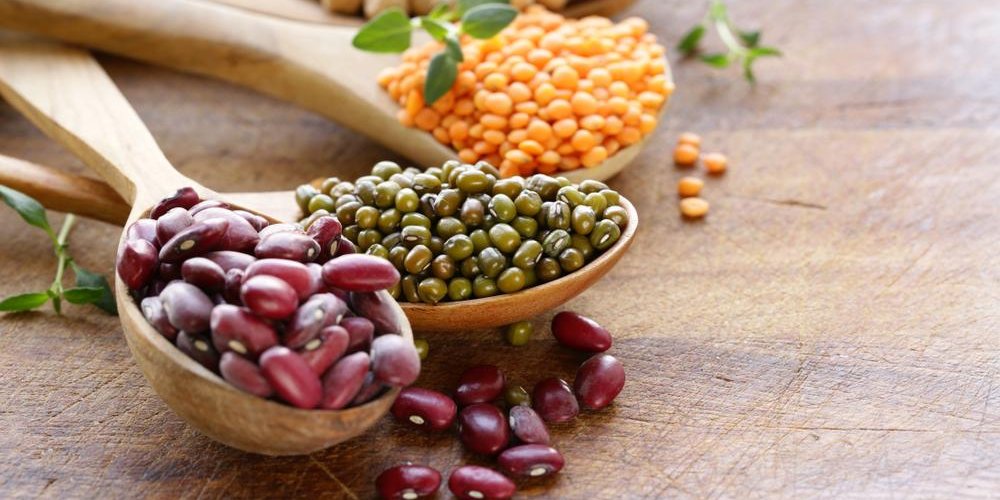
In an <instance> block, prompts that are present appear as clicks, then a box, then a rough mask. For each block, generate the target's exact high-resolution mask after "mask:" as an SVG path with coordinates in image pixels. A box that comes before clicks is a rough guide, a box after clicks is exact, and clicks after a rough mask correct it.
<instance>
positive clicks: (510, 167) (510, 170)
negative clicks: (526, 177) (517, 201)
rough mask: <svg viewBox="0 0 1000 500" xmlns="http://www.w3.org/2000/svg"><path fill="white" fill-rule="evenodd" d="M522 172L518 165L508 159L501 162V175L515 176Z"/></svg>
mask: <svg viewBox="0 0 1000 500" xmlns="http://www.w3.org/2000/svg"><path fill="white" fill-rule="evenodd" d="M520 173H521V172H520V170H518V168H517V165H514V163H513V162H510V161H507V160H504V161H502V162H500V176H501V177H514V176H515V175H519V174H520Z"/></svg>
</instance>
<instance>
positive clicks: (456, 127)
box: [448, 120, 469, 141]
mask: <svg viewBox="0 0 1000 500" xmlns="http://www.w3.org/2000/svg"><path fill="white" fill-rule="evenodd" d="M448 135H450V136H451V138H452V139H454V140H456V141H464V140H465V138H466V137H468V136H469V124H468V123H466V122H464V121H461V120H459V121H456V122H455V123H452V124H451V126H450V127H448Z"/></svg>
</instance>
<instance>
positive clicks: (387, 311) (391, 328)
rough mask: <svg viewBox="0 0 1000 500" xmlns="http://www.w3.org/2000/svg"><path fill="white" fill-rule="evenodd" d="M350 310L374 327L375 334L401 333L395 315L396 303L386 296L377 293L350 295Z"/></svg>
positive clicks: (401, 328)
mask: <svg viewBox="0 0 1000 500" xmlns="http://www.w3.org/2000/svg"><path fill="white" fill-rule="evenodd" d="M350 303H351V309H353V310H354V312H355V313H356V314H358V315H359V316H364V317H366V318H368V320H369V321H371V322H372V324H373V325H375V333H378V334H379V335H382V334H387V333H395V334H399V333H400V332H402V331H403V327H402V325H400V324H399V323H398V322H397V321H398V316H397V315H396V307H397V306H396V301H394V300H392V297H391V296H389V295H388V294H380V293H377V292H368V293H356V292H355V293H351V300H350Z"/></svg>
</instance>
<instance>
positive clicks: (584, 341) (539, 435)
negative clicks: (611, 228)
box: [376, 311, 625, 500]
mask: <svg viewBox="0 0 1000 500" xmlns="http://www.w3.org/2000/svg"><path fill="white" fill-rule="evenodd" d="M552 333H553V335H554V336H555V338H556V340H558V341H559V343H561V344H563V345H564V346H567V347H570V348H572V349H576V350H579V351H584V352H588V353H595V354H594V355H593V356H592V357H590V358H589V359H587V360H586V361H585V362H584V363H583V364H582V365H580V367H579V369H578V370H577V372H576V379H575V380H574V381H573V385H572V387H571V386H570V385H569V384H568V383H567V382H565V381H564V380H561V379H559V378H546V379H544V380H541V381H539V382H538V383H537V384H535V387H534V390H533V391H532V392H531V394H530V395H529V394H528V393H527V391H525V390H524V389H523V388H521V387H519V386H512V385H508V384H507V380H506V377H504V374H503V372H502V371H501V370H500V369H499V368H498V367H496V366H493V365H479V366H474V367H472V368H469V369H468V370H466V371H465V372H464V373H462V375H461V376H460V377H459V381H458V387H457V388H456V389H455V391H454V393H453V397H450V396H448V395H446V394H444V393H442V392H438V391H434V390H430V389H423V388H417V387H409V388H406V389H403V391H402V392H401V393H400V394H399V397H398V398H397V399H396V402H395V403H394V404H393V406H392V415H393V416H394V417H395V418H396V419H397V420H398V421H400V422H402V423H404V424H406V425H409V426H412V427H416V428H419V429H424V430H427V431H437V432H440V431H445V430H448V429H451V428H452V427H453V425H454V424H455V422H456V420H457V422H458V425H457V432H458V435H459V438H460V439H461V441H462V443H463V444H464V445H465V447H466V449H468V450H469V451H471V452H473V453H477V454H481V455H486V456H490V457H496V461H497V465H498V466H499V468H500V470H501V471H502V472H503V473H501V472H498V471H496V470H493V469H491V468H488V467H481V466H477V465H464V466H461V467H459V468H457V469H455V470H454V471H452V473H451V476H450V477H449V479H448V488H449V489H450V490H451V492H452V493H453V494H454V495H455V496H456V497H458V498H462V499H483V498H490V499H493V498H510V497H511V496H513V495H514V492H515V491H516V489H517V487H516V485H515V483H514V482H513V481H512V480H511V479H510V478H537V477H544V476H549V475H551V474H555V473H557V472H559V471H560V470H561V469H562V468H563V465H565V462H566V461H565V459H564V458H563V456H562V454H561V453H559V451H557V450H556V449H555V448H553V447H551V446H550V438H549V432H548V429H547V428H546V422H548V423H560V422H567V421H570V420H572V419H574V418H576V416H577V415H579V413H580V406H583V407H584V408H588V409H592V410H599V409H601V408H604V407H606V406H608V405H610V404H611V402H612V401H613V400H614V399H615V397H617V396H618V393H620V392H621V390H622V388H623V387H624V386H625V369H624V368H623V367H622V364H621V362H620V361H618V359H617V358H615V357H614V356H611V355H609V354H604V351H607V350H608V349H609V348H611V334H610V333H608V331H607V330H606V329H604V328H603V327H601V326H600V325H599V324H597V323H596V322H595V321H593V320H591V319H589V318H586V317H584V316H580V315H579V314H576V313H573V312H568V311H567V312H561V313H559V314H557V315H556V316H555V317H554V318H553V319H552ZM497 401H504V402H505V403H506V404H505V405H503V406H501V405H499V404H496V402H497ZM504 407H506V409H507V411H506V412H504V411H503V409H502V408H504ZM459 408H461V410H459ZM512 445H513V446H512ZM440 485H441V473H440V472H438V471H437V470H435V469H433V468H431V467H428V466H425V465H417V464H410V463H407V464H403V465H397V466H395V467H392V468H389V469H387V470H385V471H384V472H382V474H381V475H379V477H378V479H377V480H376V489H377V490H378V493H379V495H380V496H381V497H382V498H387V499H390V498H392V499H406V500H413V499H416V498H423V497H428V496H431V495H433V494H434V493H435V492H437V490H438V488H439V487H440Z"/></svg>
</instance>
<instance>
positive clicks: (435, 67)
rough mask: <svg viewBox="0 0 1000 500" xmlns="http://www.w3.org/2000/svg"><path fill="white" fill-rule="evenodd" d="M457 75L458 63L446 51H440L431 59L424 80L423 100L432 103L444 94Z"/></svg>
mask: <svg viewBox="0 0 1000 500" xmlns="http://www.w3.org/2000/svg"><path fill="white" fill-rule="evenodd" d="M457 76H458V63H457V62H456V61H455V60H454V59H452V58H451V56H450V55H449V54H448V53H447V52H441V53H439V54H437V55H435V56H434V57H433V58H432V59H431V64H430V67H428V68H427V79H426V80H425V81H424V102H427V103H433V102H435V101H437V100H438V99H440V98H441V96H443V95H445V94H446V93H447V92H448V90H450V89H451V86H452V84H454V83H455V77H457Z"/></svg>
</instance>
